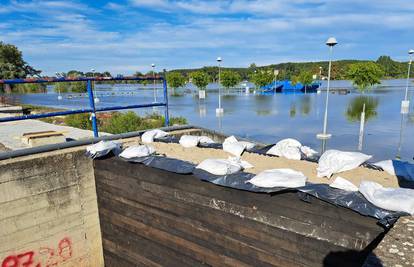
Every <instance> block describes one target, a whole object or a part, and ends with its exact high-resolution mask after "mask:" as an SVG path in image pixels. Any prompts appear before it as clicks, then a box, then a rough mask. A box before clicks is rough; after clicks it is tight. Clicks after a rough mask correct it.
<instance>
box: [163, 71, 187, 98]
mask: <svg viewBox="0 0 414 267" xmlns="http://www.w3.org/2000/svg"><path fill="white" fill-rule="evenodd" d="M167 83H168V86H169V87H170V88H172V95H175V89H177V88H179V87H183V86H184V85H185V78H184V76H183V75H182V74H181V73H179V72H169V73H168V74H167Z"/></svg>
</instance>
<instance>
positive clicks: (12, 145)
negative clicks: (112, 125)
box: [0, 114, 110, 150]
mask: <svg viewBox="0 0 414 267" xmlns="http://www.w3.org/2000/svg"><path fill="white" fill-rule="evenodd" d="M10 116H13V114H0V117H10ZM39 131H56V132H63V133H64V135H65V137H66V139H72V140H79V139H86V138H91V137H93V132H92V131H89V130H82V129H78V128H74V127H70V126H61V125H55V124H51V123H47V122H43V121H39V120H24V121H13V122H2V123H0V143H1V144H3V145H4V146H5V147H6V148H8V149H10V150H17V149H22V148H29V147H30V145H29V144H25V143H23V142H22V139H21V138H22V136H23V134H24V133H27V132H39ZM99 134H100V135H110V134H108V133H99Z"/></svg>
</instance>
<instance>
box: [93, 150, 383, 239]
mask: <svg viewBox="0 0 414 267" xmlns="http://www.w3.org/2000/svg"><path fill="white" fill-rule="evenodd" d="M94 164H96V166H99V167H97V168H96V169H97V170H96V171H98V172H101V171H103V172H105V171H109V172H112V173H113V170H114V169H119V170H122V172H118V173H125V174H126V173H127V174H128V178H132V179H133V178H135V179H138V180H143V181H149V182H151V183H155V184H162V185H165V186H167V187H169V188H175V189H183V188H185V190H186V191H191V192H197V193H199V194H202V195H206V196H211V197H218V196H220V197H221V198H223V200H226V199H230V200H232V201H237V203H239V204H243V205H255V204H256V203H271V204H272V205H273V204H274V202H277V204H278V205H280V206H283V207H285V208H286V209H287V210H291V211H293V210H298V211H300V213H299V214H298V215H297V216H302V217H301V218H302V219H303V220H304V222H306V221H308V222H309V221H310V220H309V218H310V217H309V215H311V214H316V215H317V217H316V218H312V219H313V221H312V222H311V223H313V224H318V221H317V218H318V217H321V216H320V211H321V206H322V207H323V210H324V213H323V215H324V216H323V217H324V218H331V219H332V220H333V221H336V224H338V223H340V222H343V223H344V226H346V228H347V229H349V228H350V227H353V226H355V227H356V228H357V229H358V230H357V232H359V231H361V228H360V227H361V226H368V227H369V228H375V227H376V228H377V229H379V230H380V231H381V230H382V229H380V227H379V226H376V220H375V219H374V218H370V217H365V216H361V215H359V214H358V213H356V212H354V211H352V210H349V209H346V208H338V207H336V206H334V205H332V204H329V203H326V202H324V201H321V200H319V199H316V198H313V199H312V200H313V202H315V204H316V205H312V204H309V203H306V202H303V201H292V200H295V199H297V196H296V193H286V192H284V193H282V194H279V193H273V194H258V193H254V192H247V191H244V192H243V191H240V190H235V189H232V188H226V187H219V188H217V187H218V186H216V185H214V184H210V183H204V184H203V186H200V181H199V180H198V179H197V178H195V177H194V176H192V175H178V174H174V173H170V172H166V171H163V170H157V169H154V168H149V167H146V166H145V165H142V164H132V163H129V162H125V161H122V160H119V159H116V158H110V159H106V160H102V161H97V162H95V163H94ZM142 173H145V175H141V174H142ZM163 177H168V179H165V178H163ZM240 192H243V193H240ZM241 196H242V197H241ZM279 196H282V198H278V197H279ZM273 198H277V201H272V199H273ZM262 208H264V209H266V208H268V210H269V211H273V210H274V207H273V206H271V205H270V207H269V205H264V206H263V207H262ZM338 219H339V220H338ZM339 228H340V229H343V228H344V227H339Z"/></svg>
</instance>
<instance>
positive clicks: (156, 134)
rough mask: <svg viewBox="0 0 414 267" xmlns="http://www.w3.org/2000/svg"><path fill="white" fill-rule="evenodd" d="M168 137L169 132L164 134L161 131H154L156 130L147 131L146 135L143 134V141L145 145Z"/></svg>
mask: <svg viewBox="0 0 414 267" xmlns="http://www.w3.org/2000/svg"><path fill="white" fill-rule="evenodd" d="M167 135H168V133H167V132H164V131H162V130H159V129H154V130H150V131H146V132H145V133H143V134H142V136H141V141H142V142H144V143H152V142H154V138H162V137H165V136H167Z"/></svg>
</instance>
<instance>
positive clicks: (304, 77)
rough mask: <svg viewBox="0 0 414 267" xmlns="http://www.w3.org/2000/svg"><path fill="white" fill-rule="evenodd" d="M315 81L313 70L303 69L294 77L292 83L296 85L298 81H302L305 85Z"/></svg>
mask: <svg viewBox="0 0 414 267" xmlns="http://www.w3.org/2000/svg"><path fill="white" fill-rule="evenodd" d="M312 82H313V77H312V72H310V71H302V72H301V73H299V75H295V76H293V78H292V83H293V84H294V85H295V84H297V83H301V84H303V85H304V86H305V89H306V87H307V86H309V85H311V84H312Z"/></svg>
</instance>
